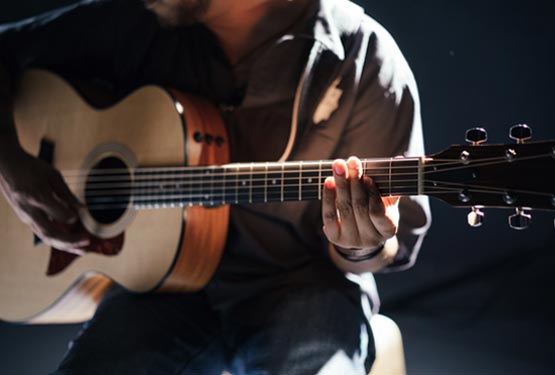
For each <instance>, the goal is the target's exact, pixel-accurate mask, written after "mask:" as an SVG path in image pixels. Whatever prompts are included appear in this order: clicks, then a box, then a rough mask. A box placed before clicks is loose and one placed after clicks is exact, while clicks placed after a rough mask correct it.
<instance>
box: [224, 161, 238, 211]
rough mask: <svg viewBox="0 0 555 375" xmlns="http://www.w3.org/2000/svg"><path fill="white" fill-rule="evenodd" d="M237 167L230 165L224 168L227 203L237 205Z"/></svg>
mask: <svg viewBox="0 0 555 375" xmlns="http://www.w3.org/2000/svg"><path fill="white" fill-rule="evenodd" d="M235 168H236V167H235V166H233V164H229V165H227V166H225V167H224V170H225V173H224V174H225V176H224V195H225V198H224V199H225V202H226V203H237V200H238V197H237V177H236V176H235V172H234V170H235Z"/></svg>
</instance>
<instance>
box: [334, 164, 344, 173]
mask: <svg viewBox="0 0 555 375" xmlns="http://www.w3.org/2000/svg"><path fill="white" fill-rule="evenodd" d="M333 171H334V172H335V174H336V175H338V176H344V175H345V167H344V166H343V165H341V164H340V163H335V164H334V165H333Z"/></svg>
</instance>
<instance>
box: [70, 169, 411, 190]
mask: <svg viewBox="0 0 555 375" xmlns="http://www.w3.org/2000/svg"><path fill="white" fill-rule="evenodd" d="M411 175H414V176H416V175H417V173H412V174H411ZM328 177H329V176H321V177H318V176H314V177H304V178H302V181H301V182H299V181H300V178H299V177H284V178H274V179H272V178H269V179H255V178H253V179H240V180H239V179H235V180H215V181H214V180H205V181H190V182H193V183H192V184H191V183H189V182H185V181H183V180H179V181H176V180H171V181H158V182H157V181H151V182H149V183H133V182H132V181H131V182H130V183H128V184H117V185H114V184H106V185H101V186H99V185H97V184H91V185H90V187H89V186H87V189H86V191H88V192H91V191H92V192H95V193H96V192H98V193H99V194H110V193H111V192H113V193H132V192H134V191H136V190H140V189H149V188H150V189H153V190H163V191H165V192H168V191H173V190H179V191H181V190H183V189H195V188H207V187H211V186H214V185H215V186H214V187H225V188H230V189H232V188H237V187H239V188H249V187H253V188H264V187H265V186H268V187H280V186H284V187H299V186H301V187H302V186H307V185H309V184H311V183H313V182H312V181H313V180H318V179H320V180H321V181H320V182H316V183H317V184H323V183H324V180H325V179H326V178H328ZM372 180H373V181H374V182H375V183H376V184H378V185H379V184H380V183H385V182H389V178H388V177H387V176H386V178H381V177H379V178H375V177H374V178H372ZM274 181H275V182H274ZM278 181H283V183H280V182H278ZM247 182H248V183H247ZM262 182H264V184H262ZM291 182H293V183H291ZM401 182H414V183H417V182H418V179H417V178H411V179H392V183H401ZM255 183H256V184H255ZM179 185H181V186H179ZM69 186H79V187H82V185H75V184H69Z"/></svg>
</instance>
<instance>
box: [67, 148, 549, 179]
mask: <svg viewBox="0 0 555 375" xmlns="http://www.w3.org/2000/svg"><path fill="white" fill-rule="evenodd" d="M546 155H551V153H547V154H546ZM425 158H426V160H427V161H428V162H430V161H433V162H436V163H439V164H437V165H438V166H445V165H449V164H460V163H461V161H460V159H439V158H431V157H430V158H428V157H425ZM391 160H392V159H391V158H370V159H361V162H362V163H385V166H384V168H389V163H390V161H391ZM418 160H420V157H408V158H395V157H394V158H393V161H396V162H418ZM480 160H481V161H492V160H506V157H504V156H495V157H490V158H483V159H480ZM299 163H300V161H287V162H283V163H279V162H252V163H230V164H223V165H212V166H196V165H195V166H174V167H136V168H113V169H90V170H88V171H86V170H83V169H68V170H63V171H62V175H63V176H64V177H65V176H67V177H80V176H89V175H91V174H93V175H94V174H118V173H128V172H129V171H130V170H131V171H139V172H144V173H146V172H168V171H175V172H183V171H187V170H195V169H203V170H204V169H207V168H223V167H224V166H226V168H235V164H237V165H238V166H239V167H242V168H248V167H250V166H253V167H258V168H265V167H266V166H267V165H268V166H269V167H271V168H279V169H278V171H281V170H282V169H281V168H280V167H279V166H285V167H294V166H299V165H300V164H299ZM302 163H303V165H305V166H306V165H319V164H322V166H324V165H325V166H329V167H331V165H332V164H333V160H319V161H303V162H302ZM393 168H411V166H397V167H393Z"/></svg>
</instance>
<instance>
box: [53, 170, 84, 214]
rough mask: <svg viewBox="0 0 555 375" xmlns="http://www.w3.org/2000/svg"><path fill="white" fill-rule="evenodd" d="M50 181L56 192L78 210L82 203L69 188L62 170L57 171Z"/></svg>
mask: <svg viewBox="0 0 555 375" xmlns="http://www.w3.org/2000/svg"><path fill="white" fill-rule="evenodd" d="M50 183H51V184H52V187H53V188H54V191H55V192H56V194H57V195H58V196H59V197H60V198H61V199H63V200H64V201H65V202H67V204H68V205H69V206H71V207H73V208H74V209H75V211H76V212H77V211H78V210H79V207H80V206H81V205H82V204H81V202H79V200H78V199H77V197H76V196H75V195H74V194H73V192H72V191H71V190H70V189H69V187H68V186H67V184H66V182H65V181H64V179H63V178H62V175H61V174H60V172H58V171H56V173H55V174H54V177H53V178H52V179H51V180H50Z"/></svg>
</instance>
